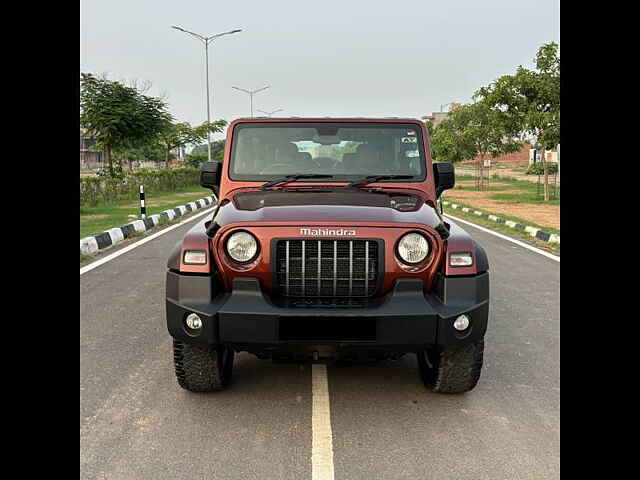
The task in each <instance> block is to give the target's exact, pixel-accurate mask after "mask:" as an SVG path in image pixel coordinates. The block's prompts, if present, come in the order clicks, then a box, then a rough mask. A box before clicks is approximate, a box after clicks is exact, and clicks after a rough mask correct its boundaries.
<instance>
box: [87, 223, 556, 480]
mask: <svg viewBox="0 0 640 480" xmlns="http://www.w3.org/2000/svg"><path fill="white" fill-rule="evenodd" d="M195 221H199V220H194V222H195ZM192 223H193V222H191V223H189V224H187V225H184V226H182V227H179V228H176V229H174V230H173V231H171V232H169V233H167V234H165V235H162V236H160V237H158V238H156V239H154V240H152V241H150V242H148V243H146V244H144V245H141V246H140V247H138V248H136V249H134V250H132V251H130V252H127V253H125V254H123V255H122V256H119V257H117V258H115V259H114V260H112V261H110V262H108V263H105V264H103V265H101V266H99V267H97V268H95V269H93V270H91V271H89V272H87V273H85V274H83V275H81V277H80V298H81V301H80V399H81V402H80V406H81V408H80V446H81V450H80V472H81V478H82V479H110V480H112V479H113V480H116V479H205V478H206V479H227V478H230V479H236V478H238V479H296V480H298V479H311V478H312V462H311V451H312V403H313V392H312V382H311V365H308V364H307V365H296V364H273V363H271V362H268V361H261V360H258V359H257V358H255V357H253V356H251V355H249V354H246V353H243V354H240V355H236V362H235V368H234V382H233V384H232V385H231V386H230V388H229V389H228V390H226V391H224V392H220V393H216V394H205V395H198V394H193V393H189V392H186V391H184V390H182V389H180V388H179V387H178V385H177V383H176V381H175V378H174V373H173V363H172V356H171V355H172V354H171V340H170V337H169V335H168V333H167V331H166V326H165V318H164V296H163V289H164V274H165V262H166V258H167V256H168V253H169V251H170V249H171V247H172V246H173V245H175V243H176V242H177V241H178V240H179V239H180V238H181V237H182V235H183V234H184V233H185V232H186V231H187V230H188V228H189V227H190V226H191V225H192ZM465 228H468V230H469V231H470V233H472V234H473V236H474V237H475V238H476V239H477V240H478V241H479V243H481V244H482V245H483V246H484V248H485V250H486V251H487V254H488V257H489V261H490V266H491V275H492V277H491V294H492V304H491V312H490V319H489V327H488V331H487V336H486V346H485V365H484V369H483V372H482V376H481V378H480V382H479V383H478V386H477V387H476V388H475V390H473V391H472V392H470V393H468V394H465V395H457V396H448V395H438V394H433V393H430V392H429V391H427V390H426V389H425V388H424V386H423V385H422V383H421V381H420V379H419V377H418V373H417V364H416V361H415V357H414V356H413V355H407V356H405V357H403V358H402V359H400V360H399V361H396V362H392V361H389V362H382V363H380V364H376V365H358V364H356V365H350V366H344V365H341V366H329V367H328V368H327V377H328V390H329V401H330V419H331V423H330V425H331V429H332V432H333V435H332V439H333V465H334V472H335V479H336V480H342V479H367V480H369V479H431V478H434V479H435V478H437V479H456V480H457V479H473V480H479V479H538V480H539V479H554V478H559V475H560V458H559V457H560V385H559V384H560V380H559V379H560V366H559V363H560V349H559V343H560V308H559V290H560V285H559V280H560V278H559V277H560V273H559V270H560V268H559V267H560V266H559V263H557V262H555V261H553V260H551V259H548V258H545V257H543V256H541V255H538V254H536V253H535V252H531V251H529V250H526V249H524V248H522V247H520V246H517V245H513V244H511V243H509V242H507V241H505V240H502V239H500V238H496V237H493V236H491V235H490V234H487V233H484V232H481V231H479V230H476V229H474V228H472V227H465Z"/></svg>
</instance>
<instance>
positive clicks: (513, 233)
mask: <svg viewBox="0 0 640 480" xmlns="http://www.w3.org/2000/svg"><path fill="white" fill-rule="evenodd" d="M447 201H451V200H450V199H447ZM454 203H457V204H458V205H462V204H460V203H459V202H454ZM462 206H464V207H469V208H473V207H471V206H469V205H462ZM476 210H480V211H483V210H481V209H479V208H477V209H476ZM444 212H445V213H450V214H451V215H453V216H454V217H459V218H462V219H463V220H468V221H469V222H472V223H477V224H478V225H482V226H484V227H487V228H489V229H491V230H495V231H496V232H499V233H504V234H505V235H508V236H510V237H514V238H517V239H519V240H523V241H525V242H527V243H529V244H531V245H534V246H536V247H538V248H542V249H544V250H548V251H550V252H553V253H556V254H560V244H558V243H549V242H544V241H542V240H540V239H538V238H535V237H532V236H531V235H529V233H528V232H525V231H522V230H518V229H515V228H511V227H509V226H507V225H504V224H502V223H497V222H494V221H493V220H489V219H488V218H487V217H486V216H482V217H480V216H478V215H475V214H474V213H467V212H463V211H462V210H460V209H459V208H458V209H454V208H451V206H450V205H445V206H444ZM497 216H499V217H501V218H504V219H505V220H512V221H514V222H518V223H521V224H523V225H531V226H532V227H535V228H539V229H540V230H544V231H545V232H549V233H556V234H558V235H560V230H556V229H555V228H547V227H542V226H540V225H536V224H535V223H533V222H529V221H526V220H522V219H521V218H517V217H511V216H508V215H497Z"/></svg>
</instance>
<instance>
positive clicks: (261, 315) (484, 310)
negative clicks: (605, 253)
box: [166, 270, 489, 351]
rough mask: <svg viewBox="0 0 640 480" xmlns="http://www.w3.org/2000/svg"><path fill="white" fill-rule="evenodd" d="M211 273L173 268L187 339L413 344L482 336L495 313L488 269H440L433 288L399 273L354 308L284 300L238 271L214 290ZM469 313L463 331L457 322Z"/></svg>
mask: <svg viewBox="0 0 640 480" xmlns="http://www.w3.org/2000/svg"><path fill="white" fill-rule="evenodd" d="M214 290H215V286H214V282H213V280H212V278H211V277H209V276H199V275H193V274H191V275H181V274H179V273H176V272H174V271H171V270H169V271H168V272H167V300H166V308H167V310H166V311H167V327H168V330H169V333H170V334H171V336H173V337H174V338H175V339H178V340H181V341H184V342H192V343H193V342H200V343H211V344H218V343H226V344H232V345H234V346H236V347H237V348H238V349H246V350H256V349H258V348H257V346H263V347H268V348H275V349H277V348H287V347H293V346H296V345H297V346H309V345H337V346H341V347H363V348H369V349H375V348H383V349H390V350H398V351H413V350H416V349H417V348H422V347H424V346H425V345H440V346H450V345H461V344H465V343H468V342H471V341H474V340H477V339H479V338H482V337H483V336H484V333H485V331H486V329H487V318H488V314H489V274H488V272H484V273H481V274H479V275H476V276H470V277H444V276H442V275H440V276H439V277H438V279H437V281H436V284H435V287H434V289H433V292H432V293H430V294H426V295H425V294H424V292H423V285H422V281H421V280H418V279H409V278H406V279H399V280H398V281H397V282H396V284H395V287H394V289H393V291H392V292H390V293H389V294H387V295H386V296H384V297H382V298H380V299H377V300H372V301H371V302H369V303H368V304H367V305H366V306H362V307H355V308H330V309H328V308H313V307H309V308H299V307H287V306H281V305H279V304H277V303H276V302H274V299H271V298H270V297H269V296H268V295H266V294H264V293H263V292H262V291H261V289H260V284H259V282H258V280H257V279H255V278H237V279H235V280H234V281H233V288H232V291H231V292H230V293H220V294H216V292H215V291H214ZM192 312H195V313H197V314H198V315H199V316H200V317H201V318H202V322H203V327H202V329H200V331H199V333H198V334H197V335H195V334H193V333H191V332H189V331H188V329H187V328H186V327H185V325H184V319H185V317H186V316H187V315H188V314H189V313H192ZM461 314H466V315H467V316H468V317H469V318H470V320H471V324H470V326H469V328H468V329H467V330H465V331H464V332H459V331H457V330H456V329H454V328H453V322H454V320H455V319H456V318H457V317H458V316H459V315H461Z"/></svg>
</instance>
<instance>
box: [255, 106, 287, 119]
mask: <svg viewBox="0 0 640 480" xmlns="http://www.w3.org/2000/svg"><path fill="white" fill-rule="evenodd" d="M258 111H259V112H260V113H264V114H265V115H267V116H269V117H270V116H271V115H273V114H274V113H278V112H281V111H282V109H281V108H278V109H277V110H274V111H273V112H265V111H264V110H260V109H258Z"/></svg>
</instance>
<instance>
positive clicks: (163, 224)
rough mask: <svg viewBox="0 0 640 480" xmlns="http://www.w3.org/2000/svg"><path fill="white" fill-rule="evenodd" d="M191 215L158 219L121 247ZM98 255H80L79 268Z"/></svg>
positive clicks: (136, 232) (131, 235)
mask: <svg viewBox="0 0 640 480" xmlns="http://www.w3.org/2000/svg"><path fill="white" fill-rule="evenodd" d="M200 198H202V196H199V197H198V198H196V200H198V199H200ZM178 205H182V204H181V203H180V204H178ZM176 206H177V205H176ZM165 210H166V209H165ZM191 215H193V212H191V213H189V212H187V213H186V214H185V215H184V216H180V217H175V218H174V219H173V220H168V219H167V218H164V217H160V220H159V222H158V224H157V225H156V226H154V227H153V228H150V229H149V230H145V231H144V232H138V231H134V232H131V233H130V234H129V236H128V237H127V239H126V240H125V241H124V243H123V244H122V245H126V244H127V242H130V241H131V239H134V238H138V237H144V236H145V235H149V234H150V233H154V232H156V231H158V230H162V229H163V228H165V227H168V226H169V225H173V224H174V223H178V222H181V221H183V220H184V219H185V217H190V216H191ZM98 253H100V251H98V252H96V253H93V254H84V253H80V266H81V267H82V266H84V265H86V264H87V263H89V262H91V261H92V260H93V259H94V258H95V256H96V255H97V254H98Z"/></svg>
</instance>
